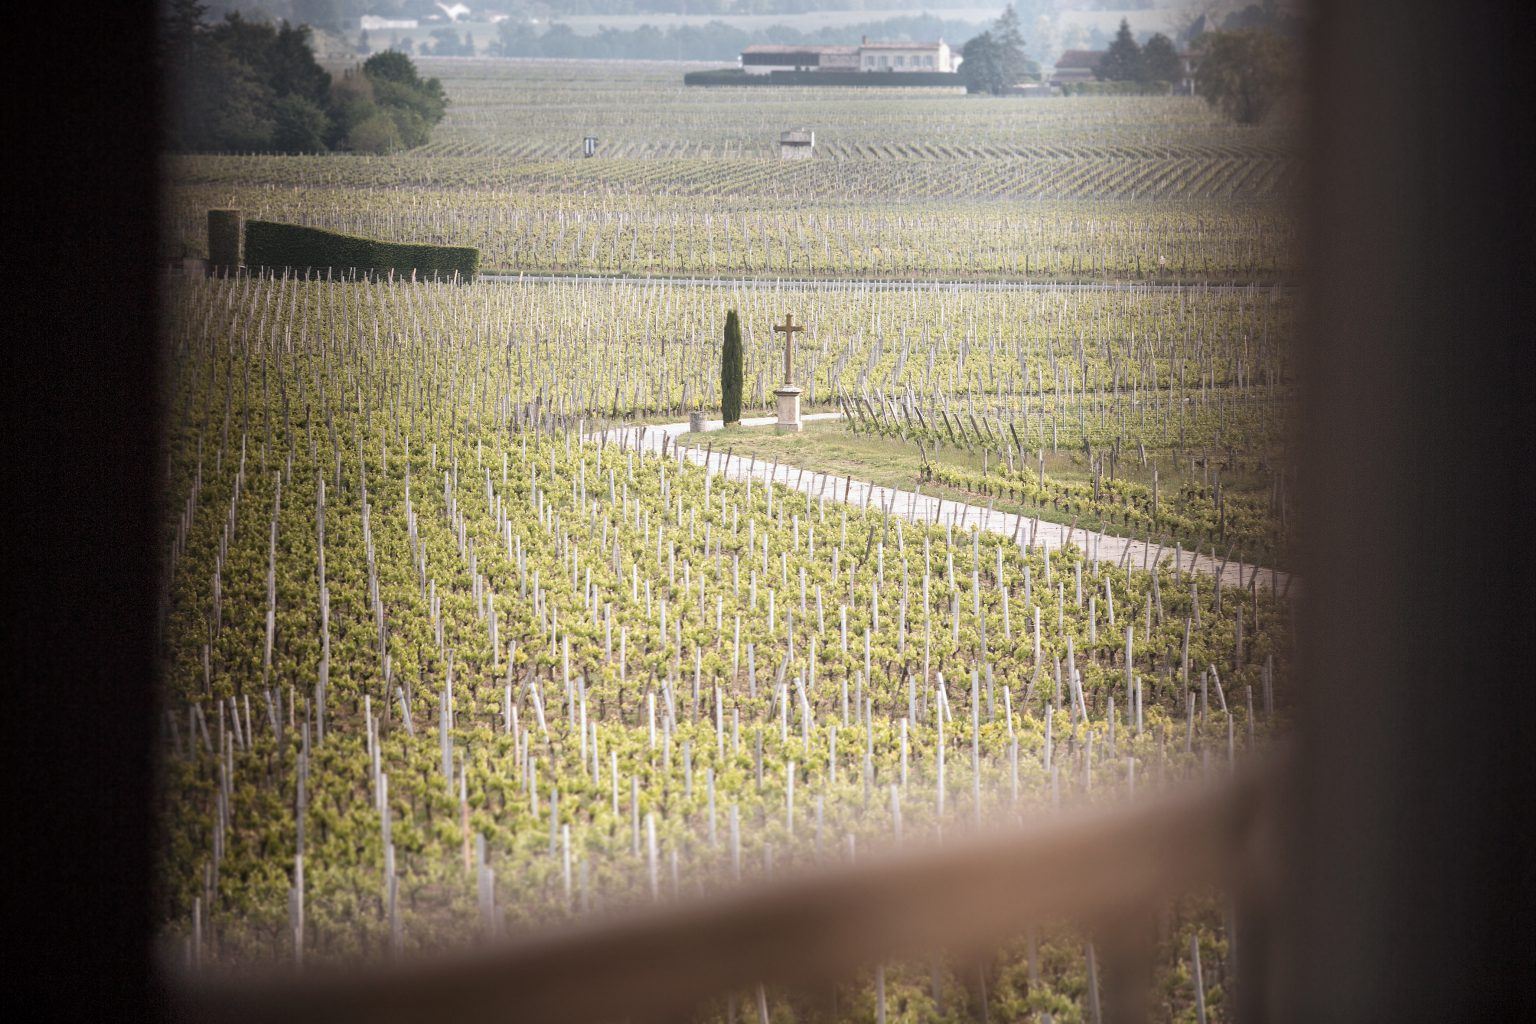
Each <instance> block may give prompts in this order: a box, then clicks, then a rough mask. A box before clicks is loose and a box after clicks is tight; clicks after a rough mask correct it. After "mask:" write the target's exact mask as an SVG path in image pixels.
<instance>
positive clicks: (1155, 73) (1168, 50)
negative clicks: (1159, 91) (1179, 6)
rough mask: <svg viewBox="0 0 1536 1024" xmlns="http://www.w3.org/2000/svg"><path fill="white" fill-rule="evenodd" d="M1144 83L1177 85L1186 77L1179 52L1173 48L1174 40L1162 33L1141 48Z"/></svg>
mask: <svg viewBox="0 0 1536 1024" xmlns="http://www.w3.org/2000/svg"><path fill="white" fill-rule="evenodd" d="M1141 62H1142V78H1141V80H1142V81H1143V82H1167V83H1168V84H1169V85H1176V84H1177V83H1178V81H1179V79H1181V78H1183V77H1184V65H1183V62H1182V61H1180V60H1179V52H1178V51H1177V50H1175V49H1174V48H1173V40H1171V39H1169V38H1168V37H1167V36H1165V35H1163V34H1162V33H1161V32H1159V33H1157V34H1156V35H1154V36H1153V37H1152V38H1151V39H1148V40H1147V45H1146V46H1144V47H1142V48H1141Z"/></svg>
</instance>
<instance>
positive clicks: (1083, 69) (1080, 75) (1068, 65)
mask: <svg viewBox="0 0 1536 1024" xmlns="http://www.w3.org/2000/svg"><path fill="white" fill-rule="evenodd" d="M1106 52H1107V51H1105V50H1067V51H1065V52H1064V53H1062V55H1061V56H1060V57H1057V58H1056V68H1055V70H1053V71H1052V72H1051V84H1052V85H1054V86H1058V87H1059V86H1063V85H1079V84H1081V83H1083V82H1097V81H1098V80H1099V75H1098V68H1099V61H1101V60H1103V59H1104V54H1105V53H1106Z"/></svg>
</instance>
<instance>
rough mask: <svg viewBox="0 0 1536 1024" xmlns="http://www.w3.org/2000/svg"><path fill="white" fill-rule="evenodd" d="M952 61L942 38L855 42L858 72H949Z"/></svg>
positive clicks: (952, 65) (951, 68) (952, 67)
mask: <svg viewBox="0 0 1536 1024" xmlns="http://www.w3.org/2000/svg"><path fill="white" fill-rule="evenodd" d="M955 63H956V62H955V61H954V57H953V54H951V53H950V49H949V44H948V43H946V42H944V40H942V39H940V40H939V41H938V42H936V43H871V42H870V41H869V40H868V39H866V40H865V41H864V42H862V43H861V44H859V70H860V71H953V70H955V67H954V65H955Z"/></svg>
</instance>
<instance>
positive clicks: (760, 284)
mask: <svg viewBox="0 0 1536 1024" xmlns="http://www.w3.org/2000/svg"><path fill="white" fill-rule="evenodd" d="M479 280H481V281H489V282H494V283H498V284H517V283H532V284H642V285H658V284H666V285H690V286H695V287H704V288H751V289H789V290H792V291H818V292H841V291H882V292H887V291H901V292H905V291H932V292H1042V291H1050V292H1059V291H1081V292H1125V291H1138V292H1173V291H1209V292H1217V293H1226V292H1233V293H1235V292H1248V291H1254V292H1264V291H1272V290H1274V289H1276V288H1279V289H1281V290H1283V291H1289V290H1290V289H1292V288H1293V287H1294V286H1293V285H1289V284H1285V283H1280V282H1273V281H1268V282H1255V283H1252V284H1210V283H1204V282H1195V283H1189V284H1169V283H1166V282H1162V281H1027V280H1018V279H1004V278H999V279H986V278H982V279H977V280H969V281H968V280H953V281H928V280H901V279H898V278H817V277H808V278H788V277H666V276H661V277H639V276H635V277H625V276H622V275H608V274H514V273H504V272H482V273H481V274H480V277H479Z"/></svg>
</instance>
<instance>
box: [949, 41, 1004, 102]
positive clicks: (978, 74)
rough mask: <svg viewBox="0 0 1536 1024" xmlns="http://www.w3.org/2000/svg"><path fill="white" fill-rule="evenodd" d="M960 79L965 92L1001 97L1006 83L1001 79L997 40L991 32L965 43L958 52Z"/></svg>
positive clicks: (1001, 70) (1001, 69) (1000, 61)
mask: <svg viewBox="0 0 1536 1024" xmlns="http://www.w3.org/2000/svg"><path fill="white" fill-rule="evenodd" d="M960 58H961V60H960V77H961V79H962V80H963V81H964V82H965V91H966V92H986V93H991V94H992V95H994V96H999V95H1002V92H1003V90H1004V89H1005V88H1006V87H1007V83H1006V81H1005V79H1004V77H1003V68H1002V60H1001V57H1000V55H999V52H998V45H997V40H996V39H994V38H992V33H991V32H983V33H982V34H981V35H979V36H974V37H972V38H971V39H969V40H967V41H966V44H965V46H964V47H962V48H961V50H960Z"/></svg>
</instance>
